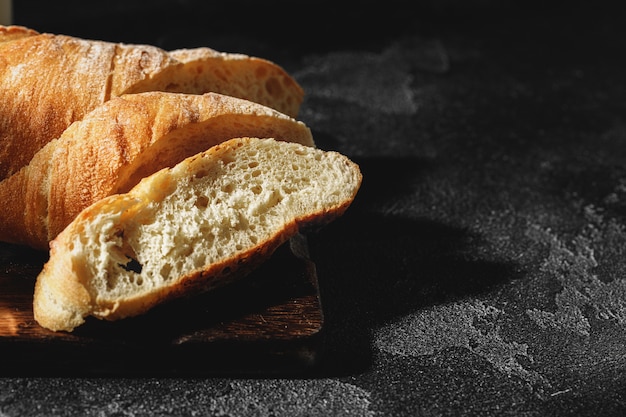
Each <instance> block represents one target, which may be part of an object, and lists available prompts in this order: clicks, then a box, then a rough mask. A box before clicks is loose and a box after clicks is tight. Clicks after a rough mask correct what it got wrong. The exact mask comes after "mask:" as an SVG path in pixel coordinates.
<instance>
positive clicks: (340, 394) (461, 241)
mask: <svg viewBox="0 0 626 417" xmlns="http://www.w3.org/2000/svg"><path fill="white" fill-rule="evenodd" d="M86 4H89V9H88V8H87V6H86ZM146 4H147V3H146V2H140V1H130V0H125V1H109V2H81V1H64V2H49V1H33V0H30V1H19V2H18V4H16V5H15V22H16V23H17V24H23V25H27V26H30V27H33V28H34V29H37V30H39V31H50V32H56V33H64V34H70V35H76V36H83V37H88V38H97V39H105V40H112V41H121V42H126V43H137V42H141V43H151V44H155V45H158V46H161V47H163V48H166V49H172V48H179V47H194V46H201V45H202V46H210V47H213V48H215V49H218V50H223V51H229V52H243V53H248V54H252V55H257V56H263V57H267V58H269V59H272V60H274V61H276V62H277V63H279V64H281V65H283V66H284V67H285V68H286V69H287V70H289V71H290V72H291V73H292V74H293V75H294V77H295V78H296V79H297V80H298V81H299V82H300V83H301V84H302V86H303V88H304V89H305V91H306V93H307V96H306V100H305V103H304V104H303V107H302V112H301V116H300V119H301V120H303V121H304V122H306V123H307V124H308V125H309V126H310V127H311V128H312V130H313V132H314V135H315V138H316V141H317V143H318V146H319V147H321V148H324V149H334V150H338V151H341V152H342V153H344V154H346V155H348V156H350V157H351V158H352V159H354V160H355V161H356V162H358V163H359V164H360V165H361V167H362V171H363V174H364V182H363V187H362V189H361V192H360V193H359V195H358V197H357V200H356V201H355V203H354V205H353V207H351V209H350V210H349V211H348V212H347V213H346V215H345V216H344V217H343V218H341V219H339V220H338V221H336V222H335V223H333V224H331V225H329V226H328V227H327V228H326V229H324V230H321V231H320V232H319V233H317V234H314V235H312V236H310V244H311V252H312V256H313V258H314V260H315V261H316V263H317V268H318V275H319V280H320V287H321V292H322V300H323V303H324V308H325V311H324V312H325V315H326V324H325V326H326V327H325V338H324V346H323V347H324V349H323V355H322V356H321V358H320V360H319V363H318V365H317V368H316V370H315V372H314V373H313V375H310V374H308V375H302V376H297V377H292V376H289V377H286V376H285V377H280V376H269V377H268V376H267V375H260V376H258V377H251V376H247V377H242V376H237V375H220V376H215V375H213V376H211V375H207V376H199V377H198V376H194V377H189V378H186V377H184V376H176V377H169V378H168V377H165V378H156V377H144V378H141V377H123V376H121V377H97V376H94V377H89V376H86V377H81V378H62V377H58V378H55V377H47V378H37V377H19V376H16V377H10V378H2V379H0V414H1V415H3V416H4V415H6V416H13V415H42V416H43V415H87V416H89V415H94V416H95V415H137V416H139V415H152V416H155V415H285V416H292V415H364V416H377V415H390V416H401V415H417V416H448V415H470V416H499V415H524V416H545V415H552V416H598V415H603V416H621V415H625V414H626V376H625V375H624V371H625V370H626V275H625V272H626V260H625V258H624V252H625V251H626V229H625V228H626V146H625V144H626V82H625V80H626V76H625V74H626V27H625V26H626V25H624V21H625V20H624V17H626V15H624V13H622V11H621V10H620V9H619V8H618V5H613V4H611V3H608V2H519V3H518V2H514V1H506V2H495V1H493V2H491V1H470V2H455V1H451V0H449V1H445V2H436V1H422V2H416V3H415V6H414V8H409V7H408V5H407V4H408V2H399V1H385V2H369V3H364V4H359V3H354V4H352V3H349V4H348V6H347V7H342V8H340V7H339V3H338V2H324V1H322V2H313V1H304V2H281V1H276V2H242V1H239V2H237V1H234V2H228V3H227V4H226V3H224V4H217V3H216V2H200V1H191V0H190V1H182V0H181V1H165V0H162V1H153V2H150V7H147V6H146Z"/></svg>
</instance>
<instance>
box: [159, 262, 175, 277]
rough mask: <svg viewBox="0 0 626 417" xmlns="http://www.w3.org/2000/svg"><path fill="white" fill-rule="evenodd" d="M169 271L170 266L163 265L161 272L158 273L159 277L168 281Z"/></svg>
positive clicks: (170, 269)
mask: <svg viewBox="0 0 626 417" xmlns="http://www.w3.org/2000/svg"><path fill="white" fill-rule="evenodd" d="M171 271H172V265H170V264H165V265H163V266H162V267H161V270H160V271H159V275H161V277H163V279H168V278H169V276H170V272H171Z"/></svg>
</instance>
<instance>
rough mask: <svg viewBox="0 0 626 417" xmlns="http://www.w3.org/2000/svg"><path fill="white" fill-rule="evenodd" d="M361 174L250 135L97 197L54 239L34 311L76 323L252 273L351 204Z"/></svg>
mask: <svg viewBox="0 0 626 417" xmlns="http://www.w3.org/2000/svg"><path fill="white" fill-rule="evenodd" d="M360 184H361V173H360V170H359V168H358V166H357V165H356V164H354V163H353V162H351V161H350V160H349V159H348V158H346V157H345V156H343V155H341V154H339V153H336V152H325V151H322V150H320V149H317V148H312V147H307V146H303V145H301V144H296V143H288V142H280V141H275V140H273V139H256V138H240V139H232V140H229V141H227V142H224V143H222V144H220V145H217V146H215V147H213V148H211V149H209V150H207V151H206V152H203V153H201V154H198V155H196V156H193V157H190V158H188V159H185V160H184V161H182V162H181V163H179V164H178V165H176V166H175V167H174V168H171V169H164V170H161V171H159V172H157V173H155V174H153V175H151V176H149V177H146V178H145V179H143V180H142V181H141V182H140V183H139V184H138V185H137V186H136V187H134V188H133V189H132V190H130V191H129V192H128V193H125V194H118V195H113V196H110V197H107V198H104V199H102V200H99V201H97V202H96V203H94V204H93V205H91V206H90V207H88V208H87V209H85V210H84V211H82V212H81V213H80V214H79V215H78V217H76V219H75V220H74V221H72V222H71V223H70V225H69V226H68V227H67V228H66V229H65V230H63V232H61V233H60V234H59V235H58V236H57V238H56V239H54V240H53V241H52V242H51V252H50V259H49V261H48V262H47V263H46V264H45V266H44V268H43V271H42V272H41V274H40V275H39V276H38V278H37V283H36V287H35V295H34V314H35V319H36V320H37V322H38V323H39V324H40V325H42V326H43V327H46V328H48V329H51V330H65V331H71V330H73V329H74V328H75V327H76V326H79V325H80V324H82V323H83V322H84V320H85V317H87V316H90V315H91V316H95V317H97V318H100V319H108V320H117V319H121V318H124V317H131V316H135V315H138V314H142V313H144V312H146V311H148V310H149V309H150V308H152V307H154V306H155V305H157V304H159V303H162V302H164V301H166V300H170V299H172V298H177V297H182V296H186V295H191V294H195V293H197V292H200V291H206V290H209V289H211V288H215V287H217V286H220V285H224V284H225V283H227V282H230V281H231V280H232V279H236V278H237V277H240V276H241V275H242V274H246V273H247V272H249V271H250V270H251V269H253V268H255V267H256V266H257V265H258V264H259V263H261V262H263V261H264V260H266V259H267V258H268V257H269V256H270V255H271V254H272V253H273V251H274V250H275V249H276V248H277V247H278V246H279V245H281V244H282V243H283V242H285V241H286V240H287V239H289V238H290V237H292V236H294V235H295V234H296V233H297V232H298V231H299V230H301V229H302V228H305V227H307V226H313V225H314V226H315V227H320V226H321V225H323V224H326V223H328V222H330V221H332V220H333V219H335V218H336V217H337V216H340V215H342V214H343V213H344V211H345V210H346V209H347V208H348V206H349V205H350V204H351V203H352V201H353V199H354V198H355V195H356V193H357V191H358V189H359V187H360Z"/></svg>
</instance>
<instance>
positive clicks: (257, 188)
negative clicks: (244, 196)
mask: <svg viewBox="0 0 626 417" xmlns="http://www.w3.org/2000/svg"><path fill="white" fill-rule="evenodd" d="M250 191H252V192H253V193H254V194H257V195H259V194H261V191H263V187H261V186H260V185H259V184H257V185H254V186H252V187H250Z"/></svg>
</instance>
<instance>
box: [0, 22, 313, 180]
mask: <svg viewBox="0 0 626 417" xmlns="http://www.w3.org/2000/svg"><path fill="white" fill-rule="evenodd" d="M176 55H179V56H181V57H184V62H183V61H179V60H178V59H176V58H175V56H176ZM181 59H183V58H181ZM231 61H232V62H231ZM268 74H270V76H268ZM275 86H279V88H274V87H275ZM143 91H173V92H184V93H191V94H203V93H206V92H210V91H212V92H218V93H222V94H228V95H233V96H237V97H240V98H245V99H249V100H252V101H258V102H260V103H262V104H264V105H267V106H269V107H272V108H277V109H279V110H280V111H281V112H284V113H286V114H288V115H291V116H292V117H295V115H296V114H297V112H298V109H299V106H300V103H301V101H302V89H301V88H300V86H299V85H298V84H297V83H296V82H295V80H293V79H292V78H291V77H290V76H289V75H288V74H287V73H286V72H284V70H282V68H280V67H279V66H278V65H276V64H273V63H271V62H269V61H265V60H259V59H255V58H252V57H246V56H242V55H234V54H222V53H207V52H206V51H204V52H202V51H198V52H197V53H191V52H190V53H186V54H185V53H174V54H169V53H168V52H167V51H164V50H162V49H160V48H157V47H154V46H150V45H126V44H120V43H110V42H104V41H95V40H86V39H80V38H75V37H71V36H64V35H54V34H47V33H43V34H39V33H37V32H35V31H31V30H30V29H27V28H23V27H15V26H10V27H3V26H0V102H1V103H2V105H3V112H2V114H1V115H0V179H3V178H6V177H8V176H10V175H11V174H13V173H15V172H17V171H18V170H19V169H20V168H21V167H22V166H24V165H26V164H27V163H28V161H30V159H31V158H32V156H33V155H34V154H35V152H37V150H39V149H40V148H41V147H43V145H45V144H46V143H47V142H48V141H50V140H52V139H54V138H57V137H59V136H60V135H61V134H62V133H63V131H64V130H65V129H66V128H67V127H68V126H69V125H70V124H71V123H72V122H74V121H77V120H81V119H82V118H83V117H84V116H85V115H86V114H87V113H88V112H90V111H91V110H93V109H95V108H96V107H97V106H99V105H101V104H102V103H104V102H106V101H107V100H109V99H110V98H111V97H116V96H120V95H122V94H126V93H136V92H143Z"/></svg>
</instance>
